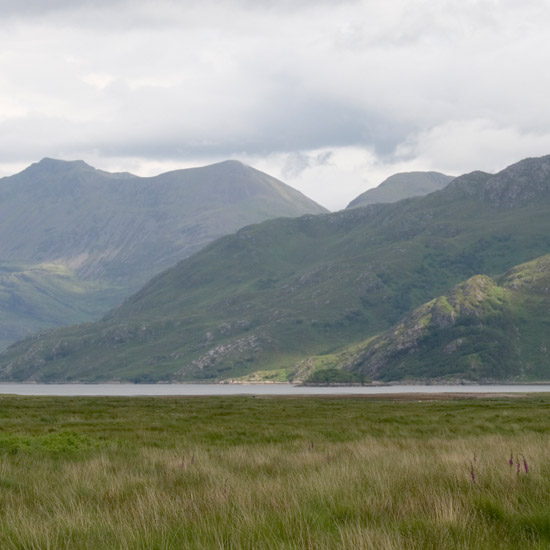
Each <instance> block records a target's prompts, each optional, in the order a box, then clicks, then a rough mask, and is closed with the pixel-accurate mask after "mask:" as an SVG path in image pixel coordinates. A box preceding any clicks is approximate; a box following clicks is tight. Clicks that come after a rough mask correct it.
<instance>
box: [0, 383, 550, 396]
mask: <svg viewBox="0 0 550 550" xmlns="http://www.w3.org/2000/svg"><path fill="white" fill-rule="evenodd" d="M516 392H519V393H532V392H550V385H548V384H544V385H543V384H540V385H536V384H533V385H514V386H512V385H508V386H504V385H491V386H489V385H487V386H378V387H357V386H354V387H331V388H327V387H299V386H292V385H290V384H0V394H7V393H11V394H17V395H59V396H62V395H66V396H72V395H112V396H132V395H187V396H192V395H380V394H392V393H516Z"/></svg>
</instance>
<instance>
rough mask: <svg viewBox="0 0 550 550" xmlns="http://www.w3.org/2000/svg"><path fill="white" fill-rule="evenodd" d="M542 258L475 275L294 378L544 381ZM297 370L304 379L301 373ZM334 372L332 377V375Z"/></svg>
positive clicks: (545, 283)
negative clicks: (494, 273)
mask: <svg viewBox="0 0 550 550" xmlns="http://www.w3.org/2000/svg"><path fill="white" fill-rule="evenodd" d="M549 305H550V255H545V256H542V257H540V258H537V259H536V260H533V261H531V262H527V263H525V264H522V265H520V266H518V267H515V268H513V269H511V270H510V271H508V272H507V273H506V274H505V275H502V276H500V277H497V278H496V279H492V278H490V277H488V276H486V275H475V276H474V277H471V278H470V279H468V280H467V281H465V282H463V283H460V284H459V285H457V286H456V287H455V288H453V289H452V290H451V291H450V292H449V293H447V294H446V295H444V296H439V297H438V298H435V299H433V300H431V301H429V302H427V303H426V304H423V305H422V306H420V307H419V308H417V309H415V310H414V311H413V312H412V313H410V314H408V315H406V316H405V317H404V318H403V319H401V320H400V321H399V322H398V323H396V324H395V325H394V326H392V327H391V328H390V329H388V330H387V331H384V332H383V333H382V334H380V335H378V336H376V337H373V338H370V339H369V340H367V341H366V342H364V343H361V344H358V345H354V346H352V347H350V348H349V349H347V350H345V351H343V352H340V353H338V354H336V355H333V356H327V357H318V358H311V359H310V360H309V361H306V362H304V363H303V364H302V369H301V370H302V372H301V373H297V374H299V375H301V376H304V374H307V370H310V369H315V368H318V369H320V370H318V371H317V372H314V373H312V374H311V375H310V376H309V379H310V380H312V381H315V380H322V379H323V377H326V376H327V375H329V374H332V375H333V376H335V377H336V378H338V379H340V378H341V377H342V374H338V373H343V375H344V376H347V377H348V378H350V377H351V380H353V381H360V380H365V379H369V380H381V381H386V382H387V381H393V380H403V379H405V380H407V379H417V380H418V379H429V380H434V379H437V380H439V381H452V382H456V381H475V382H492V381H502V380H506V381H522V382H525V381H533V380H550V355H549V353H548V350H550V331H549V330H548V328H549V327H550V308H549ZM304 369H305V371H304ZM335 369H336V370H337V372H335V371H334V370H335Z"/></svg>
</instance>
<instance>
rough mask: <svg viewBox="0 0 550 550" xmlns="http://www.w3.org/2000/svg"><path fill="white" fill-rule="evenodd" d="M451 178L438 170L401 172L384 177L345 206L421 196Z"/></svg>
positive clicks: (437, 188)
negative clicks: (375, 185) (378, 183)
mask: <svg viewBox="0 0 550 550" xmlns="http://www.w3.org/2000/svg"><path fill="white" fill-rule="evenodd" d="M453 179H454V176H446V175H445V174H441V173H439V172H401V173H399V174H394V175H393V176H390V177H389V178H387V179H385V180H384V181H383V182H382V183H381V184H380V185H379V186H378V187H374V188H373V189H368V190H367V191H365V192H364V193H361V195H359V196H358V197H357V198H355V199H353V200H352V201H351V202H350V203H349V204H348V206H347V208H358V207H361V206H367V205H369V204H379V203H387V202H397V201H400V200H402V199H408V198H410V197H421V196H424V195H427V194H429V193H433V192H434V191H439V189H443V188H444V187H445V186H446V185H448V184H449V183H450V182H451V181H452V180H453Z"/></svg>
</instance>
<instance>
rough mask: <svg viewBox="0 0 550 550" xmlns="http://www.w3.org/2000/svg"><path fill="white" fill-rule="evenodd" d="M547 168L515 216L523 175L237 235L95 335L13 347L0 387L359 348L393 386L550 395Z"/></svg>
mask: <svg viewBox="0 0 550 550" xmlns="http://www.w3.org/2000/svg"><path fill="white" fill-rule="evenodd" d="M539 160H540V166H539V164H538V163H537V162H536V160H535V161H529V163H527V164H524V165H523V166H520V168H521V170H520V173H521V174H526V173H527V172H529V171H530V173H531V177H527V175H525V178H526V179H525V181H526V182H527V183H526V184H524V186H521V185H519V186H518V187H517V191H516V192H514V203H513V204H512V203H509V202H506V201H504V202H499V201H497V200H496V198H495V197H496V196H508V195H507V194H506V193H507V191H506V189H509V188H511V187H510V186H512V185H515V184H513V178H512V177H509V176H508V175H507V173H506V172H507V171H508V170H509V171H511V173H516V170H519V169H518V167H517V166H512V167H510V168H508V169H507V170H505V171H503V172H501V173H500V174H496V175H495V176H491V175H489V174H483V173H481V172H476V173H472V174H468V175H465V176H461V177H459V178H457V179H456V180H454V181H453V182H451V184H450V185H448V186H447V187H446V188H444V189H442V190H440V191H436V192H434V193H431V194H429V195H426V196H425V197H417V198H410V199H406V200H403V201H400V202H398V203H395V204H379V205H370V206H367V207H364V208H357V209H350V210H344V211H341V212H337V213H334V214H321V215H306V216H302V217H299V218H283V219H277V220H270V221H267V222H264V223H262V224H258V225H255V226H249V227H246V228H243V229H241V230H239V231H238V232H237V233H235V234H233V235H228V236H225V237H222V238H220V239H218V240H216V241H215V242H213V243H211V244H210V245H208V246H206V247H205V248H203V249H202V250H200V251H199V252H198V253H196V254H194V255H193V256H191V257H189V258H187V259H185V260H183V261H181V262H180V263H178V264H177V265H175V266H174V267H172V268H170V269H168V270H166V271H164V272H163V273H161V274H159V275H157V276H156V277H155V278H154V279H152V280H151V281H150V282H149V283H147V284H146V285H145V286H144V287H143V288H142V289H141V290H140V291H139V292H137V293H135V294H134V295H132V296H131V297H129V298H128V299H127V300H125V301H124V303H123V304H122V305H121V306H120V307H118V308H116V309H114V310H112V311H111V312H110V313H109V314H108V315H106V316H105V317H104V318H103V319H102V320H101V321H100V322H97V323H91V324H87V325H80V326H73V327H68V328H63V329H56V330H53V331H50V332H49V333H45V334H42V335H39V336H37V337H33V338H29V339H26V340H24V341H21V342H19V343H17V344H15V345H13V346H11V347H10V348H9V349H8V350H6V352H5V353H3V354H2V355H1V356H0V375H1V377H3V378H4V379H10V380H35V381H75V380H81V381H89V382H99V381H105V380H133V381H145V380H148V381H164V380H172V381H184V380H216V379H226V378H235V377H239V376H243V375H246V374H249V373H251V372H255V371H259V370H268V369H273V368H277V369H280V368H288V369H289V370H290V369H292V368H293V366H294V365H296V364H297V363H298V362H299V361H301V360H303V359H305V358H308V357H311V356H323V357H325V358H326V357H330V356H334V355H336V356H338V352H339V351H340V350H346V353H347V354H348V355H350V356H355V355H354V354H355V352H356V351H361V349H362V350H363V351H365V352H366V353H367V354H370V355H368V357H369V360H368V361H367V360H364V361H363V362H362V363H360V362H359V361H358V362H356V363H353V362H351V363H349V368H355V366H356V367H357V369H362V370H363V371H364V373H365V374H366V375H372V376H373V377H375V376H376V377H378V378H380V379H383V380H390V379H391V380H397V379H403V378H415V379H419V378H421V379H423V378H433V379H446V380H449V379H460V378H468V379H471V380H489V379H492V380H497V379H500V380H503V379H506V380H511V379H515V378H521V379H524V380H528V379H538V380H542V379H546V380H548V379H549V378H550V366H549V365H548V362H545V360H544V357H545V355H544V354H545V353H546V351H544V350H546V349H550V343H546V340H545V337H546V336H545V335H546V332H547V331H546V326H548V322H550V319H548V311H550V308H549V304H548V301H547V300H548V295H547V294H546V293H545V292H546V291H545V290H544V289H546V288H550V283H548V284H546V283H545V282H544V280H545V275H544V273H545V268H544V265H545V263H544V262H545V261H546V260H541V261H539V262H537V263H536V264H535V267H533V266H531V267H529V264H526V265H523V264H525V262H529V261H531V260H532V259H533V258H537V257H541V256H543V255H544V254H547V253H548V250H550V203H549V201H548V200H547V198H548V196H549V195H550V185H548V183H547V180H546V175H545V169H544V166H545V165H546V163H547V158H546V157H544V158H542V159H539ZM522 177H523V176H522ZM499 181H500V182H502V183H501V186H502V189H501V193H500V194H499V193H497V191H498V185H497V184H496V183H494V182H497V183H498V182H499ZM510 182H512V183H510ZM489 184H491V185H489ZM492 186H494V188H493V187H492ZM535 189H536V190H537V195H534V194H533V193H534V191H533V190H535ZM495 193H496V195H495ZM514 266H519V267H517V268H515V269H513V270H512V271H511V272H509V273H508V274H507V275H506V276H505V277H504V278H502V276H501V274H502V273H506V272H508V270H511V269H512V268H514ZM539 272H540V273H542V275H540V276H538V275H537V273H539ZM479 274H485V275H479ZM508 281H509V282H508ZM537 281H539V282H537ZM461 282H462V283H461ZM457 285H458V286H457ZM453 288H454V290H453ZM541 320H542V321H541ZM398 326H401V328H399V330H398V329H397V328H396V327H398ZM426 327H427V331H425V329H426ZM386 331H389V332H386ZM515 334H519V335H520V339H519V340H517V339H515V338H514V335H515ZM381 335H384V336H383V337H381ZM380 338H382V339H380ZM366 341H368V342H376V345H375V347H374V348H372V347H364V345H365V342H366ZM430 342H431V344H430V345H427V344H429V343H430ZM369 345H372V344H369ZM350 346H351V347H350ZM357 346H358V349H355V347H357ZM359 348H361V349H359ZM416 350H418V351H416ZM365 357H366V356H365ZM357 358H358V359H360V358H359V356H357ZM370 358H372V361H371V360H370ZM394 359H395V360H394ZM346 360H347V359H346ZM339 365H340V363H338V364H337V365H336V366H339ZM354 365H355V366H354ZM373 365H374V366H373ZM457 365H458V366H457Z"/></svg>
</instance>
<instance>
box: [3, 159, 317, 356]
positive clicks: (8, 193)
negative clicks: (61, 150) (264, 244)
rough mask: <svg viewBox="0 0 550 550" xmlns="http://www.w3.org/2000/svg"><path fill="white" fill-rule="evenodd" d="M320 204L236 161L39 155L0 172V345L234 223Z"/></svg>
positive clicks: (54, 321) (94, 306) (134, 282)
mask: <svg viewBox="0 0 550 550" xmlns="http://www.w3.org/2000/svg"><path fill="white" fill-rule="evenodd" d="M321 212H326V210H325V209H324V208H323V207H321V206H319V205H318V204H316V203H315V202H313V201H311V200H310V199H308V198H307V197H305V196H304V195H302V194H301V193H300V192H298V191H296V190H294V189H292V188H290V187H288V186H287V185H285V184H284V183H282V182H280V181H278V180H276V179H275V178H272V177H271V176H268V175H267V174H264V173H262V172H260V171H258V170H255V169H253V168H251V167H249V166H246V165H244V164H242V163H240V162H238V161H225V162H221V163H218V164H214V165H211V166H205V167H201V168H191V169H186V170H176V171H173V172H168V173H165V174H161V175H159V176H154V177H147V178H143V177H138V176H134V175H132V174H128V173H114V174H112V173H109V172H105V171H103V170H97V169H95V168H93V167H91V166H89V165H88V164H86V163H85V162H83V161H60V160H54V159H49V158H45V159H43V160H42V161H40V162H38V163H36V164H33V165H31V166H29V167H28V168H27V169H25V170H23V171H22V172H20V173H19V174H16V175H14V176H10V177H6V178H2V179H0V235H1V236H2V238H1V239H0V346H1V344H2V343H3V342H9V341H13V340H14V339H17V337H22V336H24V335H25V334H28V333H29V332H32V331H34V330H38V329H43V328H47V327H52V326H59V325H62V324H70V323H76V322H82V321H85V320H91V319H93V318H98V317H99V315H100V314H101V313H103V312H105V311H106V310H107V309H110V308H111V307H113V306H114V305H116V304H117V303H118V302H120V300H122V298H124V297H125V296H127V295H129V294H130V293H131V292H133V291H135V290H137V289H138V288H139V287H140V286H141V285H142V284H143V283H145V282H146V281H147V280H148V279H149V278H151V277H152V276H153V275H155V274H156V273H158V272H160V271H161V270H163V269H165V268H167V267H169V266H171V265H173V264H174V263H176V262H177V261H179V260H181V259H182V258H185V257H187V256H189V255H191V254H192V253H194V252H196V251H197V250H199V249H200V248H202V247H204V246H205V245H206V244H208V243H209V242H211V241H212V240H214V239H216V238H217V237H219V236H221V235H224V234H227V233H231V232H233V231H235V230H237V229H239V228H240V227H242V226H245V225H249V224H252V223H257V222H260V221H263V220H266V219H269V218H274V217H280V216H299V215H302V214H305V213H321Z"/></svg>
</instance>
